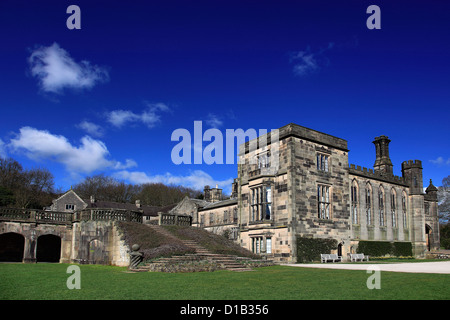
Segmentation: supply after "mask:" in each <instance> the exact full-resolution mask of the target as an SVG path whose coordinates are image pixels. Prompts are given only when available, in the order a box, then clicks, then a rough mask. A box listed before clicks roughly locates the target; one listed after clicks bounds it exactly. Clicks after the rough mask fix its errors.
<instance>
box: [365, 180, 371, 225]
mask: <svg viewBox="0 0 450 320" xmlns="http://www.w3.org/2000/svg"><path fill="white" fill-rule="evenodd" d="M366 217H367V225H368V226H370V225H372V186H371V185H370V183H367V185H366Z"/></svg>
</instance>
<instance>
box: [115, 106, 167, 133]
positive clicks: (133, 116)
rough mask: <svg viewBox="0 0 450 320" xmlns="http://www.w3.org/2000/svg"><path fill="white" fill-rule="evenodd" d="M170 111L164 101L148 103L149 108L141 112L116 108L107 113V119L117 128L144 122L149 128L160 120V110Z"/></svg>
mask: <svg viewBox="0 0 450 320" xmlns="http://www.w3.org/2000/svg"><path fill="white" fill-rule="evenodd" d="M167 111H170V109H169V107H168V106H167V105H165V104H164V103H155V104H151V103H147V108H146V109H145V110H144V111H142V112H141V113H134V112H133V111H130V110H114V111H110V112H108V113H107V115H106V117H107V121H108V122H109V123H111V124H112V125H113V126H115V127H117V128H121V127H123V126H124V125H127V124H133V123H134V124H136V123H142V124H144V125H146V126H147V127H149V128H152V127H154V126H155V125H156V124H157V123H158V122H159V121H160V120H161V115H160V112H167Z"/></svg>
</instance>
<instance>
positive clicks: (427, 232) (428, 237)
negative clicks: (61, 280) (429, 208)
mask: <svg viewBox="0 0 450 320" xmlns="http://www.w3.org/2000/svg"><path fill="white" fill-rule="evenodd" d="M432 231H433V230H432V229H431V227H430V226H429V225H427V224H426V225H425V241H426V242H427V250H428V251H431V232H432Z"/></svg>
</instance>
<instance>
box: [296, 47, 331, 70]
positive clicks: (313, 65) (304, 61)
mask: <svg viewBox="0 0 450 320" xmlns="http://www.w3.org/2000/svg"><path fill="white" fill-rule="evenodd" d="M333 47H334V43H332V42H330V43H328V46H327V47H326V48H325V49H320V50H319V51H318V52H311V49H310V48H309V47H307V49H306V50H305V51H297V52H293V53H292V54H291V56H290V62H291V63H294V68H293V71H294V74H295V75H297V76H300V77H303V76H306V75H308V74H311V73H314V72H316V71H318V70H320V69H321V68H322V67H323V66H326V65H328V63H329V61H328V59H327V58H325V57H324V55H323V54H324V53H325V52H326V51H328V50H330V49H331V48H333Z"/></svg>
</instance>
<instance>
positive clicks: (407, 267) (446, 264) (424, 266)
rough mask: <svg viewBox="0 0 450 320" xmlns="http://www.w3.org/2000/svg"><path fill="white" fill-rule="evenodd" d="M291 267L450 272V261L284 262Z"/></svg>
mask: <svg viewBox="0 0 450 320" xmlns="http://www.w3.org/2000/svg"><path fill="white" fill-rule="evenodd" d="M282 265H283V266H290V267H304V268H326V269H347V270H368V269H369V268H371V267H373V266H376V267H377V268H379V270H380V271H393V272H412V273H446V274H450V261H439V262H413V263H374V264H370V263H361V264H358V263H321V264H318V263H316V264H282Z"/></svg>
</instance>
